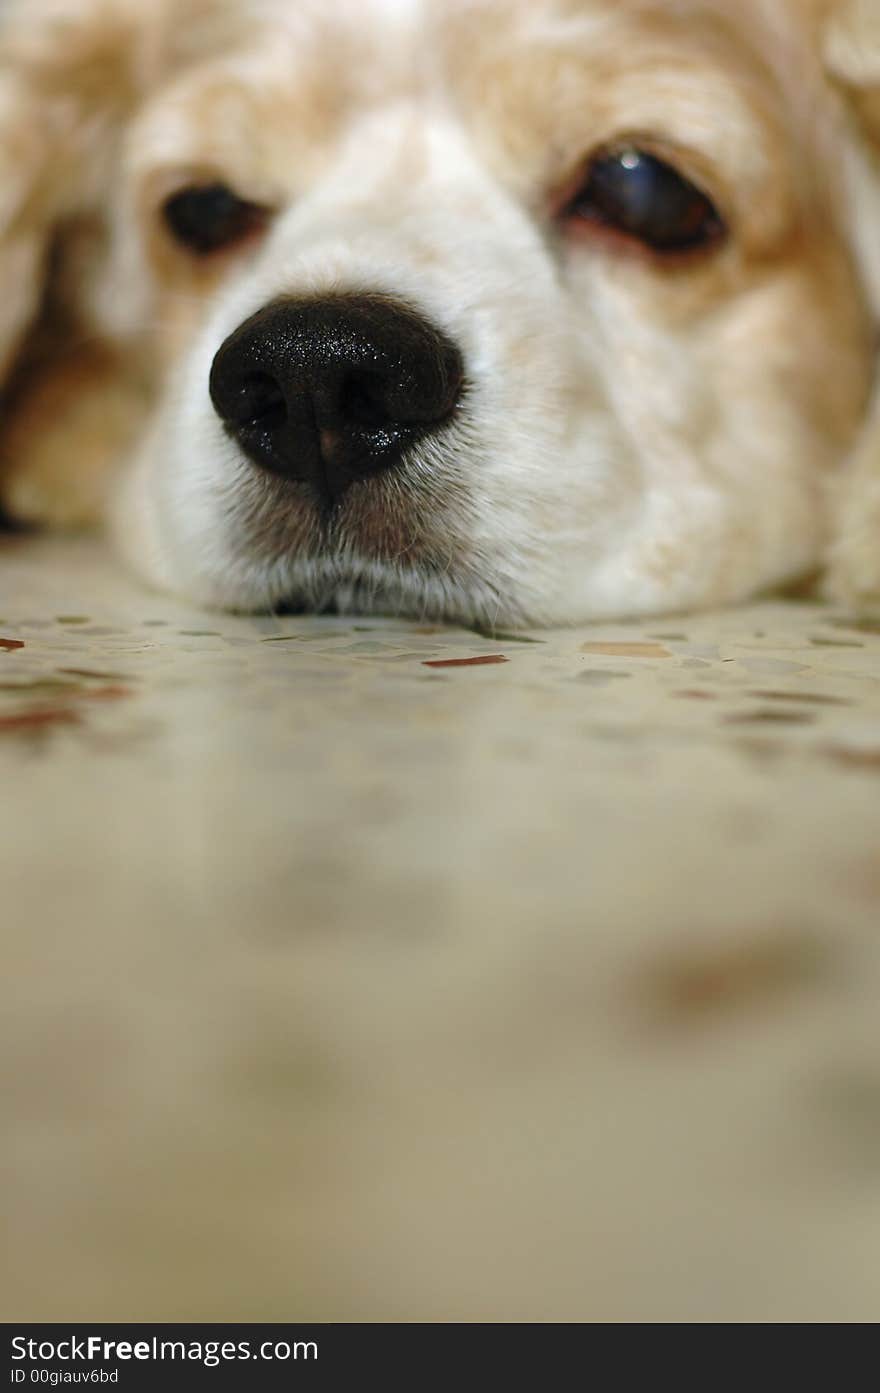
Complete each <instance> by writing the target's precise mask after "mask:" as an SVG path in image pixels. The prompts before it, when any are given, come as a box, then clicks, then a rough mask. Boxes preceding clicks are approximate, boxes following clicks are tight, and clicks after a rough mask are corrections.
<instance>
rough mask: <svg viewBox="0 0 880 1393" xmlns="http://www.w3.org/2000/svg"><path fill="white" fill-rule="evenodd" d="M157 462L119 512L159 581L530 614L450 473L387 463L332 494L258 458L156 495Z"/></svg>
mask: <svg viewBox="0 0 880 1393" xmlns="http://www.w3.org/2000/svg"><path fill="white" fill-rule="evenodd" d="M238 463H239V466H241V461H239V462H238ZM152 465H153V460H152V459H150V458H149V456H147V457H145V458H142V459H141V461H140V462H139V467H138V468H136V469H135V470H133V471H132V472H131V473H129V474H128V476H127V478H126V479H125V480H124V481H123V486H122V488H121V490H120V492H119V493H118V495H117V497H116V499H115V501H114V505H113V507H112V509H111V526H112V530H113V533H114V534H115V538H116V541H117V544H118V545H119V546H120V547H121V549H122V551H123V552H124V554H125V555H126V556H127V558H128V560H129V562H130V563H131V564H132V565H133V566H134V568H135V569H136V570H137V571H138V572H139V573H140V574H141V576H142V577H143V578H144V579H146V580H148V581H149V582H151V583H152V584H154V585H156V586H158V587H159V588H161V589H170V590H174V591H177V592H178V593H179V594H181V595H187V596H189V597H190V598H191V599H193V600H196V601H197V602H199V603H202V604H206V605H209V606H210V607H212V608H218V609H225V610H230V611H234V612H239V613H254V612H275V613H317V614H341V615H362V616H388V617H396V618H411V619H414V620H420V621H430V622H445V623H461V624H466V625H469V626H476V627H479V628H487V629H493V628H495V627H497V626H498V625H500V624H503V625H514V624H524V623H526V622H527V620H528V616H527V614H526V612H525V610H524V609H523V607H522V606H521V605H520V604H519V602H518V601H517V599H516V597H515V595H514V594H513V590H514V587H513V586H512V585H510V584H509V583H508V582H507V581H505V580H504V579H503V577H502V576H501V574H500V570H503V568H496V567H493V566H492V565H490V564H489V563H488V558H487V557H486V556H484V555H479V554H478V553H477V551H476V549H475V548H474V547H473V546H472V545H471V544H470V543H469V542H468V541H467V537H468V535H469V527H468V521H469V515H470V508H471V505H470V502H469V497H468V493H467V491H466V490H465V489H463V488H461V487H459V486H457V484H456V481H454V480H450V479H449V478H448V477H447V478H446V479H445V480H444V481H442V482H441V481H439V480H438V479H437V477H436V475H435V476H430V475H429V476H428V477H427V478H420V477H418V476H417V475H416V474H414V473H412V472H407V471H402V472H398V473H394V474H391V473H389V474H388V475H387V476H380V477H378V478H375V479H371V480H366V481H364V482H362V483H358V484H355V485H354V486H353V487H351V488H350V489H349V490H348V491H347V492H346V494H345V495H344V497H343V498H342V499H341V500H340V501H339V503H338V504H336V505H335V506H332V507H328V506H327V504H326V501H325V500H323V499H321V498H320V497H319V495H318V494H317V493H316V492H315V491H314V490H313V488H312V487H311V485H309V484H305V483H300V482H297V481H291V480H287V479H281V478H278V477H276V476H274V475H272V474H270V473H267V472H264V471H262V470H259V469H251V467H250V466H248V467H247V468H246V469H242V468H241V467H239V469H238V470H236V471H235V477H234V478H231V477H230V476H229V475H227V482H226V486H225V487H223V488H219V487H218V486H217V485H216V476H214V477H215V484H214V486H213V487H210V488H208V489H206V490H204V491H202V492H201V494H198V493H190V492H187V494H186V495H179V496H173V497H172V498H170V499H169V498H168V497H165V499H164V500H163V501H161V502H160V501H159V498H158V497H157V492H156V489H155V487H154V484H155V476H154V474H153V469H152ZM426 473H427V471H426ZM496 569H498V570H499V575H498V578H497V581H496V580H495V579H494V578H493V577H494V572H495V571H496Z"/></svg>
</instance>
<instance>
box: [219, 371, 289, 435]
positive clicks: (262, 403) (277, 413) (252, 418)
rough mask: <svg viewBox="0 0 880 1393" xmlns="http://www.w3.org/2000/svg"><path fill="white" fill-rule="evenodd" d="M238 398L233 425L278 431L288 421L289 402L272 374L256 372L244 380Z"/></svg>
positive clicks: (232, 417)
mask: <svg viewBox="0 0 880 1393" xmlns="http://www.w3.org/2000/svg"><path fill="white" fill-rule="evenodd" d="M237 396H238V400H237V402H236V403H235V406H236V410H235V414H234V416H233V415H230V417H229V419H230V421H231V423H233V424H236V425H245V424H247V425H250V424H253V425H260V426H265V427H266V429H268V430H276V429H277V428H278V427H279V426H282V425H283V424H284V422H285V421H286V420H287V401H286V398H285V396H284V393H283V391H282V390H281V384H280V383H279V382H278V380H277V378H275V377H272V375H271V374H270V373H267V372H255V373H251V374H250V375H249V376H248V377H245V378H243V379H242V381H241V383H240V385H239V389H238V394H237Z"/></svg>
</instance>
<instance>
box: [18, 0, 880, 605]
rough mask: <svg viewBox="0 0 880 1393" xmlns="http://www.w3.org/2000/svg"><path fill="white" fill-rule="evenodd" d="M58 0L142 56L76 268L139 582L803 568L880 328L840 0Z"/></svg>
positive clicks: (723, 597)
mask: <svg viewBox="0 0 880 1393" xmlns="http://www.w3.org/2000/svg"><path fill="white" fill-rule="evenodd" d="M41 3H43V4H44V5H45V4H49V5H50V7H54V9H55V10H58V9H59V8H64V0H41ZM67 8H68V9H70V8H71V3H70V0H68V5H67ZM73 8H74V9H75V10H76V11H78V12H83V13H85V12H87V11H96V10H97V11H100V12H101V16H100V20H99V23H100V26H101V27H102V31H103V32H105V33H106V30H107V23H108V20H107V15H108V12H110V11H112V12H113V13H114V14H115V15H116V16H117V17H118V16H122V18H121V19H120V21H119V23H120V24H121V26H122V29H123V30H124V32H125V34H126V36H127V37H126V38H125V40H124V43H125V46H126V47H127V51H128V52H129V57H128V59H127V61H126V64H125V69H126V76H125V83H124V84H123V87H124V95H123V96H121V97H120V99H119V100H120V107H119V108H118V109H117V112H116V115H115V117H112V118H109V119H108V118H107V117H106V116H105V117H104V122H105V125H104V127H101V125H100V120H99V119H98V118H97V117H95V115H94V105H92V106H91V107H90V108H89V110H90V112H91V120H92V127H90V128H88V131H87V133H86V134H85V135H83V136H82V139H83V140H84V142H85V144H86V146H87V154H86V156H85V158H87V159H88V160H89V161H90V171H91V170H92V168H93V167H97V172H95V173H94V175H93V178H92V183H93V185H94V187H92V188H88V187H87V185H88V184H89V179H86V178H85V176H84V175H83V174H82V173H81V172H80V173H78V174H77V176H76V178H75V180H74V181H73V183H74V185H75V187H72V189H71V191H70V193H69V194H68V195H67V197H68V198H69V200H70V205H71V207H70V210H68V212H67V223H68V225H69V226H71V227H76V228H77V229H78V238H79V245H77V236H73V237H72V238H71V242H72V244H73V245H74V247H75V253H71V254H70V255H71V265H72V266H73V267H74V270H75V274H73V273H71V271H70V270H69V269H68V270H65V269H64V267H62V269H61V271H60V272H59V277H58V279H59V281H60V283H61V284H62V285H69V284H74V290H73V291H72V292H70V294H69V295H68V301H69V300H71V299H72V301H73V302H74V306H73V312H74V313H75V315H76V317H77V321H78V323H79V324H80V326H81V327H82V326H84V327H85V329H86V336H87V337H91V336H96V337H97V338H99V339H100V340H101V342H102V343H103V344H106V345H110V348H109V349H108V350H107V351H108V352H109V353H110V355H111V357H112V361H113V364H114V366H113V368H112V369H106V370H105V371H102V372H101V373H98V377H99V378H100V389H97V388H96V391H97V390H100V393H104V392H105V391H106V389H107V380H108V375H109V378H110V379H112V378H113V375H114V373H115V372H116V365H118V364H127V365H128V370H129V376H130V365H131V364H132V363H137V365H138V368H137V373H138V375H139V380H140V381H141V383H144V382H147V383H148V384H149V386H148V389H147V388H145V390H144V400H146V401H148V402H149V409H148V415H147V419H146V420H145V423H144V425H143V429H142V432H141V437H142V438H141V440H140V444H139V446H138V449H137V451H136V457H135V460H134V463H133V464H131V465H129V466H128V467H127V469H126V472H125V477H124V481H123V485H122V488H121V489H120V490H119V491H118V492H117V493H116V495H115V502H114V504H113V515H114V523H115V530H116V533H117V535H118V536H119V538H120V539H121V541H122V544H123V546H124V548H125V550H126V551H127V552H128V554H129V555H130V556H131V557H132V559H133V560H134V561H135V563H136V564H137V565H138V566H139V567H140V568H141V569H142V570H143V571H144V572H145V573H146V574H147V575H148V576H149V577H150V578H152V579H153V580H154V581H156V582H158V583H160V584H162V585H166V586H170V587H173V588H176V589H179V590H182V591H185V592H187V593H189V594H190V595H192V596H194V597H196V598H199V599H201V600H204V601H206V602H209V603H212V604H219V605H223V606H230V607H233V608H244V609H249V608H277V607H286V606H307V607H325V606H331V605H336V606H339V607H343V608H354V609H358V610H361V611H363V610H367V609H378V610H382V611H392V612H396V611H405V612H409V613H416V614H420V615H421V614H425V615H434V616H444V617H450V618H457V619H462V620H467V621H474V622H478V623H483V624H490V625H494V624H497V623H499V622H503V623H512V622H517V621H527V622H531V623H546V622H550V623H559V622H563V623H564V622H571V621H577V620H581V619H585V618H588V617H592V616H604V615H611V614H622V613H627V612H629V613H632V612H649V611H657V610H662V609H673V608H684V607H689V606H696V605H705V604H708V603H717V602H727V601H731V600H734V599H737V598H740V597H743V596H745V595H746V594H748V593H749V592H753V591H755V590H757V589H759V588H761V587H764V586H768V585H771V584H773V583H776V582H779V581H782V580H785V579H786V578H789V577H793V576H796V575H798V574H799V573H801V572H803V571H805V570H808V569H809V568H811V567H812V566H814V565H815V564H816V562H817V560H818V558H819V555H820V552H821V547H822V544H823V540H824V527H825V524H824V514H825V503H824V494H825V488H826V482H827V478H828V475H829V473H830V472H832V471H833V470H834V469H835V467H836V466H838V465H839V464H840V462H841V460H842V459H843V457H844V455H845V453H846V451H847V449H848V448H849V446H850V445H851V443H852V440H853V437H854V433H855V431H856V429H857V426H858V423H859V421H860V419H861V417H862V415H863V412H864V408H865V401H866V397H867V394H868V390H869V375H870V370H871V357H872V347H873V345H872V335H871V329H870V322H869V317H868V313H867V310H866V308H865V290H864V286H863V284H862V279H861V273H860V269H859V266H858V264H857V255H856V252H855V250H854V241H853V238H852V236H851V231H852V229H851V218H852V200H851V198H850V196H849V193H848V189H847V185H846V177H845V176H846V170H847V160H846V159H845V158H844V153H843V142H844V135H843V129H842V122H841V119H840V113H839V110H838V105H837V102H838V99H837V97H836V95H835V93H834V92H833V90H832V87H831V85H830V83H829V81H828V80H827V78H826V76H825V73H824V71H823V67H822V63H821V60H820V53H821V48H822V44H821V41H820V27H821V21H822V18H823V10H824V8H825V6H824V5H823V4H822V3H821V0H815V3H814V0H675V3H673V2H672V0H540V3H537V0H434V3H432V0H177V3H175V4H173V5H167V6H166V5H165V4H164V3H163V4H158V3H157V4H156V6H155V8H154V10H153V12H152V13H151V15H150V16H149V17H147V16H144V15H143V14H141V15H138V13H137V10H138V6H137V5H135V2H134V0H75V3H74V5H73ZM141 8H142V9H150V7H141ZM87 28H88V25H85V29H87ZM85 29H84V30H83V32H85ZM132 31H134V32H132ZM55 41H56V42H57V41H58V40H57V36H56V40H55ZM131 54H134V55H135V57H134V58H132V57H131ZM114 61H118V60H115V59H114ZM101 80H102V81H103V79H101ZM77 81H78V82H79V83H80V85H82V84H83V83H85V84H86V85H87V83H88V75H86V76H85V77H83V76H82V75H80V77H79V78H78V79H77ZM0 95H2V94H0ZM120 113H122V114H120ZM111 127H112V130H113V131H114V132H118V131H119V130H120V129H122V130H123V136H122V139H121V140H119V141H115V140H114V139H111V138H110V137H109V136H108V135H107V133H106V132H107V129H109V128H111ZM98 128H100V129H98ZM96 130H97V131H98V133H96ZM89 142H91V145H89ZM95 151H97V153H95ZM89 152H91V153H89ZM71 158H72V160H73V157H71ZM80 158H83V156H82V155H80ZM75 163H76V162H75V161H73V164H75ZM73 164H72V167H73ZM78 200H79V201H80V202H81V204H82V208H81V209H75V208H74V205H76V203H77V201H78ZM74 213H75V215H74ZM99 213H100V214H101V216H100V217H98V214H99ZM105 215H106V216H105ZM47 221H48V218H47ZM56 221H57V219H56ZM26 254H27V253H26V252H25V251H22V250H21V249H19V252H18V255H19V256H20V257H26ZM63 259H64V252H63V250H62V254H61V260H62V261H63ZM25 281H26V275H23V276H22V277H21V283H22V286H24V283H25ZM22 293H24V291H22ZM59 293H60V292H59ZM28 312H29V311H28V310H27V308H25V309H24V310H22V309H21V307H18V308H17V309H16V308H15V307H14V306H13V307H12V308H10V309H9V310H7V315H8V316H10V325H11V326H13V327H11V328H9V329H8V330H7V337H8V338H10V339H12V338H14V337H15V332H16V329H15V327H14V326H19V327H20V325H21V324H23V323H24V322H25V320H26V318H27V313H28ZM16 315H17V318H16ZM0 338H2V334H0ZM69 371H70V369H69V368H68V367H67V366H65V367H64V368H63V372H69ZM87 390H88V389H87V388H79V387H78V388H77V392H76V398H77V412H79V413H80V414H81V411H82V399H83V394H84V393H85V392H87ZM62 395H63V393H62ZM24 396H25V398H26V397H27V392H25V393H24ZM101 399H103V397H102V398H101ZM21 409H22V411H23V412H25V413H26V412H27V402H26V401H25V404H24V406H22V408H21ZM31 415H33V410H32V409H31ZM62 415H63V413H62ZM14 428H15V422H14V420H13V425H12V429H13V430H14ZM30 430H31V426H30V425H29V426H28V429H27V431H25V432H22V431H21V430H19V433H18V442H19V444H18V448H19V450H21V451H24V452H25V453H26V451H27V445H28V434H29V432H30ZM23 436H24V438H22V437H23ZM70 439H71V437H70V436H69V434H68V435H67V436H66V448H67V449H68V451H69V450H70Z"/></svg>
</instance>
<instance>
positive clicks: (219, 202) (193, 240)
mask: <svg viewBox="0 0 880 1393" xmlns="http://www.w3.org/2000/svg"><path fill="white" fill-rule="evenodd" d="M162 213H163V216H164V219H165V222H166V224H167V226H168V228H169V229H170V231H171V233H172V235H173V236H174V238H175V239H176V240H177V241H178V242H180V243H181V245H182V246H184V247H187V248H188V249H189V250H190V251H192V252H195V253H196V254H197V255H198V256H208V255H209V254H210V253H211V252H216V251H222V250H225V249H226V248H228V247H233V246H235V245H236V244H237V243H239V242H243V241H245V239H247V238H249V237H251V236H253V235H254V234H255V233H259V232H261V231H262V230H263V229H264V227H265V226H266V223H267V221H268V219H269V210H268V209H267V208H263V207H261V206H260V205H259V204H257V203H248V202H247V200H246V199H243V198H239V197H238V195H237V194H235V193H233V191H232V189H229V188H227V187H226V185H225V184H203V185H198V186H195V187H193V188H189V189H183V190H182V191H181V192H180V193H176V194H174V195H173V196H172V197H171V198H169V199H168V200H167V202H166V203H165V205H164V207H163V209H162Z"/></svg>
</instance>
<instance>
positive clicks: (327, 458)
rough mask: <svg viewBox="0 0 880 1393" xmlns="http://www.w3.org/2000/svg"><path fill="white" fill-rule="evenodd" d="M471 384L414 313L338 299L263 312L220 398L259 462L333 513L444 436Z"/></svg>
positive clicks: (231, 347)
mask: <svg viewBox="0 0 880 1393" xmlns="http://www.w3.org/2000/svg"><path fill="white" fill-rule="evenodd" d="M463 382H464V363H463V360H462V355H461V353H460V352H459V350H458V349H457V348H456V346H455V345H454V344H453V343H452V342H451V341H450V340H449V339H448V338H447V337H446V336H445V335H444V334H443V333H442V332H441V331H440V330H439V329H437V328H435V327H434V326H433V325H432V324H430V323H428V321H427V320H425V319H423V318H422V317H421V315H419V314H418V313H417V312H416V311H414V310H412V309H410V308H409V307H408V306H407V305H404V304H401V303H399V302H398V301H396V300H394V299H392V298H390V297H385V296H382V295H362V296H361V295H358V296H355V295H337V296H332V297H328V298H326V299H317V300H306V301H299V300H279V301H276V302H275V303H273V304H270V305H267V306H265V308H263V309H261V310H259V311H258V312H257V313H256V314H255V315H253V316H252V317H251V318H250V319H248V320H246V321H245V323H244V324H242V325H240V327H239V328H238V329H236V330H235V332H234V333H233V334H231V335H230V337H229V338H228V339H227V340H226V342H225V343H224V344H223V346H222V347H221V349H220V351H219V352H218V354H217V356H216V358H215V359H214V364H213V368H212V371H211V383H210V391H211V400H212V402H213V403H214V408H215V410H216V411H217V414H218V415H219V416H220V418H221V420H222V421H223V423H224V425H225V427H226V429H227V431H228V432H229V434H230V435H231V436H232V438H233V439H234V440H235V441H236V442H237V444H238V445H239V446H240V448H241V449H242V450H243V452H244V453H245V455H247V457H248V458H249V459H250V460H252V461H253V462H254V463H255V464H257V465H260V466H261V467H262V468H264V469H268V470H270V471H271V472H272V473H273V474H278V475H281V476H283V477H284V478H287V479H293V480H299V481H301V482H304V483H309V484H310V485H311V486H312V487H313V489H314V491H315V494H316V496H317V498H318V500H319V501H320V502H321V504H322V505H324V506H327V507H329V506H332V505H333V504H335V503H337V502H338V501H339V499H340V498H341V497H342V496H343V494H344V493H345V491H346V490H347V489H348V488H349V487H350V485H352V484H353V483H355V482H356V481H358V480H363V479H366V478H368V477H370V476H372V475H375V474H378V473H380V472H382V471H384V470H388V469H391V468H393V467H394V466H396V465H398V464H400V462H401V461H402V460H403V459H404V457H405V455H406V452H407V450H408V449H410V448H411V447H412V446H413V445H415V444H416V443H417V442H418V441H420V440H423V439H425V438H426V437H427V436H429V435H432V434H434V433H435V432H437V431H438V430H440V429H441V428H442V427H443V426H445V425H446V424H447V423H448V422H449V421H450V419H451V417H452V416H453V414H454V412H455V409H456V406H457V404H458V401H459V399H460V397H461V393H462V386H463Z"/></svg>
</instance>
